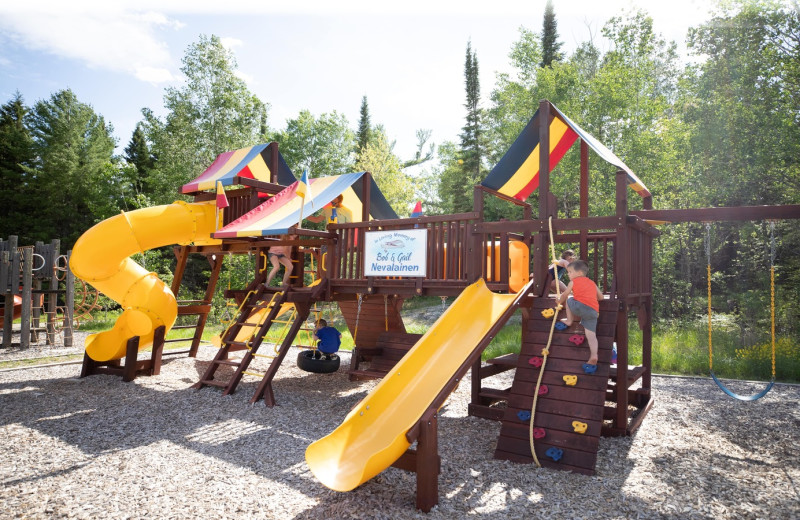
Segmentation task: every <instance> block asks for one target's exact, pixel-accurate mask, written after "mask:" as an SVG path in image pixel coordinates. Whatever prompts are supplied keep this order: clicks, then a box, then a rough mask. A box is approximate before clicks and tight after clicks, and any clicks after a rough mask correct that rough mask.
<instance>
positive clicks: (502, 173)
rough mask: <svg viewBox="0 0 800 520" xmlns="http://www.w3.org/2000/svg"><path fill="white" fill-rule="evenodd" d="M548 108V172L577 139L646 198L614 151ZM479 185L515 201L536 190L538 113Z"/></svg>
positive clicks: (537, 184) (562, 115)
mask: <svg viewBox="0 0 800 520" xmlns="http://www.w3.org/2000/svg"><path fill="white" fill-rule="evenodd" d="M550 106H551V107H552V108H553V109H554V111H553V112H551V118H552V119H551V121H550V170H551V171H552V170H553V168H555V167H556V165H558V163H559V161H561V159H562V158H563V157H564V155H565V154H566V153H567V151H568V150H569V149H570V147H571V146H572V145H573V144H574V143H575V141H577V139H578V137H580V138H581V139H583V141H584V142H585V143H586V144H587V145H589V147H591V149H592V150H594V151H595V152H596V153H597V155H599V156H600V157H601V158H602V159H603V160H604V161H606V162H607V163H610V164H613V165H614V166H616V167H617V168H620V169H621V170H624V171H625V172H626V173H627V174H628V185H629V186H630V187H631V188H633V190H634V191H636V193H638V194H639V195H641V196H642V197H649V196H650V191H649V190H648V189H647V187H646V186H645V185H644V183H642V181H641V180H639V178H638V177H637V176H636V175H635V174H634V173H633V171H631V169H630V168H628V167H627V166H626V165H625V163H624V162H622V160H621V159H620V158H619V157H617V156H616V155H614V152H612V151H611V150H609V149H608V148H606V147H605V146H604V145H603V144H602V143H601V142H600V141H598V140H597V139H595V138H594V137H592V136H591V135H590V134H589V133H588V132H586V131H585V130H583V129H582V128H581V127H580V126H578V125H577V124H575V123H574V122H573V121H572V120H570V119H569V118H568V117H567V116H565V115H564V114H563V113H562V112H561V111H560V110H559V109H558V108H556V106H555V105H553V104H552V103H551V104H550ZM481 185H483V186H486V187H487V188H491V189H493V190H495V191H498V192H500V193H502V194H503V195H508V196H509V197H514V198H516V199H519V200H525V199H527V198H528V196H530V194H531V193H533V192H534V191H535V190H536V188H538V187H539V110H537V111H536V113H535V114H534V115H533V117H532V118H531V120H530V121H528V124H527V125H526V126H525V128H524V129H523V130H522V133H520V134H519V136H518V137H517V139H516V140H515V141H514V144H512V145H511V148H509V149H508V151H507V152H506V154H505V155H504V156H503V157H502V158H501V159H500V161H498V163H497V164H496V165H495V167H494V168H492V171H491V172H489V175H487V176H486V178H485V179H484V180H483V182H481Z"/></svg>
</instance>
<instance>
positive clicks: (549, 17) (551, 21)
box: [540, 0, 564, 67]
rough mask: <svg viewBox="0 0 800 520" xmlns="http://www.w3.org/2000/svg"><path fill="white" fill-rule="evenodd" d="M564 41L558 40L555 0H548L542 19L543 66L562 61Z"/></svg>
mask: <svg viewBox="0 0 800 520" xmlns="http://www.w3.org/2000/svg"><path fill="white" fill-rule="evenodd" d="M562 45H563V43H561V42H560V41H558V22H556V13H555V10H554V9H553V0H547V4H546V5H545V7H544V18H543V20H542V61H541V64H540V65H541V66H542V67H550V66H551V65H552V64H553V62H554V61H561V60H562V59H563V57H564V54H563V53H562V52H561V50H560V49H561V46H562Z"/></svg>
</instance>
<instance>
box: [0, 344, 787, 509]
mask: <svg viewBox="0 0 800 520" xmlns="http://www.w3.org/2000/svg"><path fill="white" fill-rule="evenodd" d="M12 350H13V349H12ZM213 353H214V351H213V349H202V350H201V352H200V355H199V357H198V359H190V358H186V357H179V358H172V359H166V358H165V361H164V364H163V366H162V370H161V375H159V376H156V377H140V378H138V379H137V380H136V381H135V382H133V383H127V384H126V383H122V381H121V380H120V379H119V378H117V377H112V376H105V375H97V376H91V377H88V378H85V379H79V378H78V375H79V372H80V366H79V365H65V366H55V367H48V368H28V369H23V370H14V371H4V372H0V418H2V421H0V443H1V444H2V446H3V448H2V461H3V463H2V465H0V481H1V482H2V487H1V488H0V517H2V518H73V517H74V518H98V517H102V518H176V519H178V518H180V519H183V518H215V519H223V518H281V519H285V518H296V519H305V518H309V519H310V518H324V519H334V518H336V519H338V518H386V519H403V518H432V519H438V518H464V517H466V516H472V517H478V518H523V517H524V518H557V519H574V518H647V519H653V518H674V519H694V518H715V519H721V518H737V519H738V518H753V519H755V518H775V519H792V518H794V519H797V518H800V464H799V463H800V435H798V429H799V428H800V406H798V404H799V402H800V387H797V386H787V385H775V388H774V389H773V391H772V392H771V393H770V394H769V395H768V396H767V397H765V398H764V399H761V400H760V401H757V402H754V403H739V402H735V401H733V400H731V399H729V398H727V397H726V396H724V394H722V392H720V391H719V390H718V389H717V388H716V386H715V385H714V384H713V382H711V381H710V380H694V379H682V378H671V377H655V378H654V382H653V383H654V399H655V405H654V407H653V409H652V411H651V412H650V414H649V415H648V417H647V418H646V419H645V421H644V424H643V425H642V427H641V428H640V430H639V431H638V432H637V433H636V435H635V436H633V437H629V438H604V439H601V441H600V452H599V455H598V463H597V475H596V476H594V477H586V476H582V475H574V474H570V473H564V472H559V471H552V470H547V469H537V468H535V467H533V466H530V465H518V464H514V463H511V462H507V461H497V460H493V459H492V455H493V452H494V446H495V443H496V439H497V434H498V431H499V424H497V423H493V422H490V421H486V420H483V419H477V418H473V417H468V416H467V414H466V409H467V402H468V400H469V384H468V382H465V383H464V384H462V385H461V387H460V388H459V389H458V390H457V391H456V392H455V393H454V394H453V395H452V396H451V398H450V400H449V401H448V404H447V406H446V407H445V408H444V410H443V413H442V416H441V419H440V422H439V435H440V440H439V447H440V453H441V455H442V474H441V476H440V479H439V486H440V488H439V492H440V498H439V505H438V506H436V507H435V508H434V509H433V510H432V511H431V512H430V513H429V514H427V515H426V514H424V513H421V512H419V511H416V510H415V508H414V500H415V498H414V489H415V478H414V475H413V474H410V473H406V472H403V471H401V470H397V469H393V468H390V469H388V470H386V471H384V472H383V473H381V474H380V475H378V476H377V477H375V478H373V479H372V480H371V481H369V482H367V483H366V484H364V485H363V486H361V487H359V488H358V489H356V490H354V491H352V492H349V493H338V492H334V491H331V490H329V489H327V488H325V487H323V486H322V485H321V484H319V483H318V482H317V481H316V480H315V479H314V477H313V475H311V473H310V472H309V470H308V467H307V466H306V464H305V459H304V452H305V448H306V446H308V444H309V443H311V442H312V441H314V440H316V439H318V438H320V437H322V436H324V435H326V434H328V433H330V432H331V431H332V430H333V429H334V428H335V427H336V426H337V425H338V424H339V422H340V421H341V420H342V419H343V418H344V416H345V415H346V414H347V412H348V411H349V410H350V409H351V408H352V407H353V406H354V405H355V404H356V403H357V402H358V401H359V400H360V399H361V398H362V397H363V396H364V395H365V394H366V392H368V391H369V390H370V389H371V388H372V387H373V386H374V384H375V383H374V382H367V383H364V382H361V383H358V382H350V381H348V380H347V375H346V373H345V371H344V370H341V371H339V372H338V373H335V374H326V375H314V374H307V373H305V372H301V371H300V370H298V369H297V368H296V367H295V366H294V362H293V359H294V354H293V353H290V354H289V357H288V358H287V361H286V362H285V363H284V366H283V367H282V368H281V369H280V371H279V372H278V376H277V378H276V380H275V381H274V389H275V396H276V399H277V401H278V403H279V406H277V407H275V408H272V409H269V408H266V407H265V406H264V405H263V403H258V404H256V405H254V406H250V405H249V404H248V400H249V399H250V397H251V395H252V393H253V391H254V389H255V386H256V382H257V381H256V380H255V378H246V380H245V381H244V382H243V383H242V384H241V385H240V387H239V389H238V391H237V392H236V393H235V394H234V395H232V396H228V397H222V396H221V394H220V391H219V389H216V388H205V389H203V390H200V391H195V390H192V389H191V388H190V386H191V385H192V384H193V383H195V382H196V381H197V380H198V378H199V374H200V373H202V371H203V370H204V368H205V367H206V365H207V362H208V360H209V359H210V358H211V357H212V355H213ZM14 355H16V354H15V353H14V352H10V351H2V350H0V361H2V360H6V359H8V358H9V357H10V356H14ZM342 358H343V359H342V361H343V364H346V363H347V362H348V355H347V354H346V353H345V354H343V356H342ZM501 384H502V382H497V383H495V384H494V386H498V387H499V386H501ZM735 386H736V389H737V390H738V391H740V392H750V391H753V390H754V389H755V388H757V387H760V385H758V386H753V387H751V385H748V384H746V383H739V384H737V385H735Z"/></svg>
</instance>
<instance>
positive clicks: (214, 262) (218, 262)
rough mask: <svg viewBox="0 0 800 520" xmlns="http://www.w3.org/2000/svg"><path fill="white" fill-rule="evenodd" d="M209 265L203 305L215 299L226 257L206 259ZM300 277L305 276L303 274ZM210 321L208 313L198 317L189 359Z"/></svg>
mask: <svg viewBox="0 0 800 520" xmlns="http://www.w3.org/2000/svg"><path fill="white" fill-rule="evenodd" d="M206 259H207V260H208V263H209V264H210V265H211V275H210V276H209V277H208V285H206V293H205V296H204V297H203V304H204V305H210V304H211V301H212V300H213V298H214V291H215V290H216V288H217V282H218V281H219V273H220V271H221V270H222V263H223V261H224V260H225V257H224V256H223V255H222V254H221V253H217V254H216V255H212V256H211V257H206ZM300 276H303V275H302V274H301V275H300ZM207 321H208V313H207V312H206V313H203V314H200V315H198V316H197V326H196V327H195V329H194V337H192V345H191V346H190V347H189V357H197V350H198V349H199V348H200V340H201V339H203V330H205V328H206V322H207Z"/></svg>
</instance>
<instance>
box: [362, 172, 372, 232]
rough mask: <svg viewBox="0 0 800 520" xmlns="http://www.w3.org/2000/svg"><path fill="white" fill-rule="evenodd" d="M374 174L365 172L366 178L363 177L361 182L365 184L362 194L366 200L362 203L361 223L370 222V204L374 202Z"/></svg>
mask: <svg viewBox="0 0 800 520" xmlns="http://www.w3.org/2000/svg"><path fill="white" fill-rule="evenodd" d="M371 181H372V174H371V173H370V172H365V173H364V176H363V177H361V182H362V183H363V189H362V193H363V195H364V200H362V201H361V221H362V222H369V211H370V209H371V208H370V204H371V201H372V196H371V195H372V194H371V191H372V190H371V188H372V182H371Z"/></svg>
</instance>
